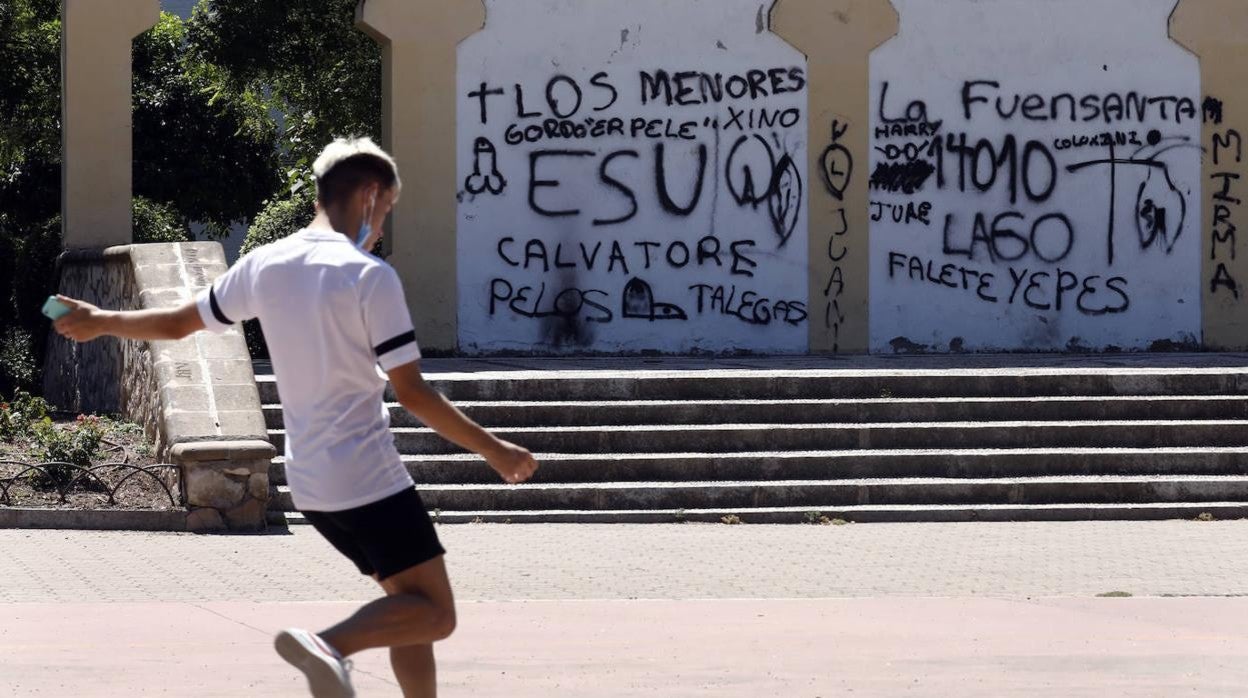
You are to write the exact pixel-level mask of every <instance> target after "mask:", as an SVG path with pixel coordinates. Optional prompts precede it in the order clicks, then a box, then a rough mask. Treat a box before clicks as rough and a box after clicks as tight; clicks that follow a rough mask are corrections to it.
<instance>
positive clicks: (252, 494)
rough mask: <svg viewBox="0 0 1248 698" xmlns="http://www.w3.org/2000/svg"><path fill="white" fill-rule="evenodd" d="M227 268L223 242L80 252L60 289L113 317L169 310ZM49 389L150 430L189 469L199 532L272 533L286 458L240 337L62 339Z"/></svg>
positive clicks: (63, 266) (63, 400)
mask: <svg viewBox="0 0 1248 698" xmlns="http://www.w3.org/2000/svg"><path fill="white" fill-rule="evenodd" d="M225 269H226V265H225V259H224V256H223V252H222V249H221V246H220V245H219V244H217V243H202V242H197V243H180V244H155V245H128V246H120V247H111V248H108V249H105V250H85V251H83V250H75V251H70V252H66V253H65V254H64V255H63V256H62V258H61V260H60V285H59V288H60V292H61V293H63V294H65V295H67V296H70V297H74V298H81V299H83V300H86V301H89V302H91V303H94V304H96V305H98V306H100V307H102V308H106V309H112V310H139V309H150V308H167V307H174V306H177V305H180V304H182V303H185V302H187V301H189V300H191V299H192V298H193V297H194V295H195V294H196V293H198V292H199V291H201V290H203V289H206V288H208V286H209V285H210V284H211V283H212V281H213V279H215V278H216V277H217V276H218V275H220V274H222V273H224V272H225ZM44 380H45V392H46V394H47V396H48V399H49V400H51V401H52V402H53V403H54V404H56V405H57V406H58V407H60V408H62V409H65V410H70V411H80V412H104V413H120V414H122V415H124V416H125V417H126V418H128V419H131V420H133V421H135V422H137V423H139V424H142V425H144V427H145V429H146V430H147V433H148V436H149V438H151V439H152V441H153V442H154V443H155V444H156V449H157V453H158V454H159V457H160V458H161V459H165V460H169V461H171V462H174V463H177V464H179V465H181V466H182V467H183V472H182V483H183V487H182V489H183V492H182V495H183V498H184V501H185V502H186V504H187V505H188V507H189V515H188V528H191V529H193V530H216V529H225V528H228V529H234V530H246V529H256V528H263V526H264V520H265V509H266V507H267V502H268V490H269V483H268V466H269V462H270V461H271V460H272V458H273V455H274V449H273V447H272V445H271V444H270V443H269V442H268V440H267V439H268V436H267V434H268V430H267V428H266V425H265V422H264V415H263V413H262V411H261V407H260V396H259V393H258V391H257V389H256V383H255V375H254V374H253V372H252V367H251V357H250V355H249V353H248V351H247V345H246V342H245V340H244V339H243V336H242V332H241V331H240V330H238V329H233V330H230V331H229V332H226V333H224V334H221V335H213V334H209V333H205V332H201V333H197V334H195V335H192V336H190V337H187V338H186V339H182V340H178V341H150V342H136V341H121V340H117V339H113V338H103V339H100V340H97V341H94V342H89V343H87V344H74V343H71V342H68V341H66V340H64V339H62V338H61V337H59V336H57V335H55V333H54V334H53V335H52V337H51V339H50V342H49V349H48V358H47V364H46V368H45V374H44Z"/></svg>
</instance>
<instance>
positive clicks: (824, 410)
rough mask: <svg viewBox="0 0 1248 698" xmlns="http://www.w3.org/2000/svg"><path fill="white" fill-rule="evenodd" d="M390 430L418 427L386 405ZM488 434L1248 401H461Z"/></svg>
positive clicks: (1200, 406) (1101, 413)
mask: <svg viewBox="0 0 1248 698" xmlns="http://www.w3.org/2000/svg"><path fill="white" fill-rule="evenodd" d="M387 407H388V408H389V409H390V419H391V423H392V424H393V425H394V426H396V427H419V426H421V424H420V422H419V420H417V419H416V418H415V417H414V416H412V414H411V413H409V412H408V411H407V410H405V409H403V407H402V406H400V405H399V404H398V403H389V404H388V405H387ZM458 407H459V408H460V409H462V410H463V411H464V412H465V413H466V414H467V415H468V416H469V417H471V418H472V419H473V420H475V421H477V422H478V423H480V424H482V425H484V426H486V427H491V428H492V427H504V426H508V427H542V426H547V427H557V426H594V425H605V426H618V425H627V424H643V423H647V422H649V423H661V424H717V423H726V422H733V423H767V424H794V423H803V422H805V423H810V422H816V423H819V422H822V423H829V424H831V423H864V422H940V421H1001V420H1030V421H1042V420H1052V421H1069V420H1098V419H1099V420H1135V419H1139V420H1209V419H1245V418H1248V398H1245V397H1240V396H1233V395H1214V396H1194V395H1187V396H1169V395H1166V396H1075V397H1039V398H1036V397H1033V398H948V397H946V398H863V399H851V400H810V399H793V400H636V401H590V402H574V401H559V402H524V401H517V402H507V401H503V402H473V401H468V402H462V403H460V404H459V405H458ZM264 413H265V419H266V420H267V422H268V426H269V428H270V429H281V428H283V421H282V410H281V405H278V404H269V405H265V406H264Z"/></svg>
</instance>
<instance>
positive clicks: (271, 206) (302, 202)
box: [242, 186, 316, 254]
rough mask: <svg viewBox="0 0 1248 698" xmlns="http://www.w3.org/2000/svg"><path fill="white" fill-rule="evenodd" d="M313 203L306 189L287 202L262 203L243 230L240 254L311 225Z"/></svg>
mask: <svg viewBox="0 0 1248 698" xmlns="http://www.w3.org/2000/svg"><path fill="white" fill-rule="evenodd" d="M315 202H316V193H315V191H314V187H310V186H304V187H302V188H300V189H299V190H298V191H296V192H295V193H293V194H292V195H291V196H290V197H288V198H285V199H274V200H272V201H266V202H265V204H264V210H262V211H261V212H260V215H258V216H256V220H255V221H253V222H252V224H251V227H250V228H248V229H247V237H246V239H244V240H243V247H242V254H247V253H248V252H251V251H252V250H254V249H256V248H258V247H262V246H264V245H267V244H269V243H271V242H277V241H278V240H281V239H282V238H285V237H289V236H291V235H293V234H294V233H297V232H299V230H300V229H302V228H303V227H304V226H306V225H307V224H308V223H310V222H311V221H312V216H313V215H314V214H315V208H314V206H315Z"/></svg>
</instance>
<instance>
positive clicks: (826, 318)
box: [819, 120, 854, 353]
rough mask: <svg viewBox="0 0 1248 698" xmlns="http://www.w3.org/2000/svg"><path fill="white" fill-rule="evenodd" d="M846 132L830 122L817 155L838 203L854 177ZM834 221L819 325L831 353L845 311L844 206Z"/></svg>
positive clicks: (838, 342)
mask: <svg viewBox="0 0 1248 698" xmlns="http://www.w3.org/2000/svg"><path fill="white" fill-rule="evenodd" d="M848 131H849V124H842V123H841V122H840V121H839V120H836V121H833V122H832V133H831V139H830V141H829V143H828V146H827V147H826V148H824V150H823V155H822V156H820V158H819V165H820V168H819V169H820V174H821V175H822V177H823V185H824V187H826V188H827V191H828V194H829V195H831V196H832V198H833V199H835V200H836V201H837V202H838V203H844V201H845V192H846V191H847V190H848V189H849V185H850V184H851V183H852V182H853V176H854V155H853V153H852V152H850V150H849V148H847V147H845V146H844V145H843V144H842V143H841V139H842V138H843V137H844V136H845V134H846V133H847V132H848ZM834 220H836V221H837V224H835V225H834V229H833V230H830V231H828V246H827V254H828V260H829V261H830V262H832V272H831V273H830V274H829V275H828V282H827V284H825V285H824V287H823V298H824V307H823V325H824V327H825V328H826V329H828V330H829V331H831V333H832V352H833V353H838V352H840V350H841V328H842V327H844V325H845V321H846V319H847V317H846V314H845V310H844V309H843V308H842V307H841V298H842V296H844V294H845V268H844V265H843V262H844V261H845V258H846V257H847V256H848V255H849V247H848V246H846V243H845V237H846V236H847V235H848V234H849V216H848V215H847V214H846V212H845V207H844V206H840V207H838V208H837V210H836V214H835V216H834Z"/></svg>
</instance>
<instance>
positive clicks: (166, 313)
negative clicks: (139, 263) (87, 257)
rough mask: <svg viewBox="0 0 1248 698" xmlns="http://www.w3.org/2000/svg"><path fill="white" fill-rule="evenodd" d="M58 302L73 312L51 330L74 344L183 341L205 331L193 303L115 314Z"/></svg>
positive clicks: (82, 304)
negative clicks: (98, 340) (116, 339)
mask: <svg viewBox="0 0 1248 698" xmlns="http://www.w3.org/2000/svg"><path fill="white" fill-rule="evenodd" d="M57 298H58V299H59V300H60V301H61V302H62V303H64V304H65V305H67V306H69V307H70V308H72V309H73V310H72V311H71V312H70V313H69V314H68V315H65V316H64V317H62V318H61V319H59V320H57V321H56V322H55V323H53V325H52V326H53V327H54V328H55V329H56V331H57V332H59V333H60V334H61V335H62V336H64V337H66V338H68V339H72V340H74V341H75V342H89V341H91V340H93V339H96V338H97V337H102V336H105V335H107V336H112V337H121V338H122V339H140V340H155V339H182V338H183V337H186V336H188V335H191V334H194V333H195V332H198V331H200V330H202V329H204V321H203V319H201V318H200V316H199V310H198V309H197V308H196V307H195V302H194V301H187V302H186V303H184V304H183V305H181V306H178V307H174V308H158V309H153V310H133V311H118V310H100V309H99V308H97V307H95V306H94V305H91V304H90V303H87V302H86V301H80V300H74V299H73V298H67V297H65V296H57Z"/></svg>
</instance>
